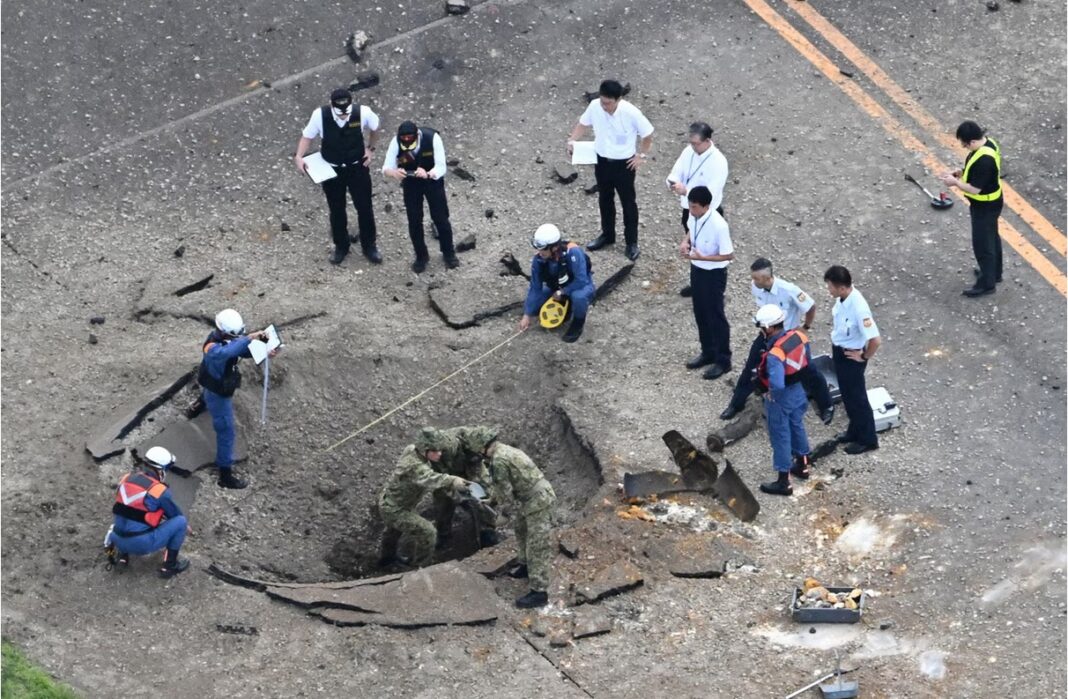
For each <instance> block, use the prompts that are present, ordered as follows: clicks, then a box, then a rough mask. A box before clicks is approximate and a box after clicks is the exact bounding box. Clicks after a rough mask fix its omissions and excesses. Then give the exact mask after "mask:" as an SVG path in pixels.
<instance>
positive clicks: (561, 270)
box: [545, 240, 593, 289]
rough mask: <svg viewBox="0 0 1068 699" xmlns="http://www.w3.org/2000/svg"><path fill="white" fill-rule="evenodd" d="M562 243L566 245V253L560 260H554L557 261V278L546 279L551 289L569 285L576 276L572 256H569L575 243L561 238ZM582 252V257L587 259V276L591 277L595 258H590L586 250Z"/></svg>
mask: <svg viewBox="0 0 1068 699" xmlns="http://www.w3.org/2000/svg"><path fill="white" fill-rule="evenodd" d="M560 244H561V245H563V246H564V254H563V255H561V256H560V259H559V260H554V262H556V278H555V279H554V278H552V277H550V278H549V279H547V280H545V283H546V284H547V285H548V287H549V288H550V289H560V288H562V287H564V286H567V285H568V284H569V283H571V280H572V279H573V278H574V277H575V273H574V272H573V271H572V270H571V258H570V257H568V256H567V253H568V251H570V249H571V247H572V246H573V244H572V243H571V242H570V241H567V240H561V241H560ZM580 250H581V249H580ZM581 252H582V257H584V258H585V259H586V276H587V277H589V276H591V275H592V274H593V260H591V259H590V256H589V255H587V254H586V251H585V250H581Z"/></svg>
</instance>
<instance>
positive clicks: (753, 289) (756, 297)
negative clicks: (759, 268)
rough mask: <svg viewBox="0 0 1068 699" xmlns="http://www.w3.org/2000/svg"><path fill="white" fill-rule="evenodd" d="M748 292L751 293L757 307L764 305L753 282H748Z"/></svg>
mask: <svg viewBox="0 0 1068 699" xmlns="http://www.w3.org/2000/svg"><path fill="white" fill-rule="evenodd" d="M749 293H750V294H752V295H753V300H754V301H755V302H756V305H757V308H759V307H760V306H763V305H764V300H763V299H761V298H760V293H759V292H758V291H757V285H756V284H754V283H753V282H749Z"/></svg>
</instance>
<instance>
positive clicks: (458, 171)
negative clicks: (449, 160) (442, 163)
mask: <svg viewBox="0 0 1068 699" xmlns="http://www.w3.org/2000/svg"><path fill="white" fill-rule="evenodd" d="M452 174H454V175H456V176H457V177H459V178H460V179H461V180H464V181H466V182H474V181H475V176H474V175H472V174H471V173H470V172H468V171H467V170H465V169H463V168H462V167H454V168H453V169H452Z"/></svg>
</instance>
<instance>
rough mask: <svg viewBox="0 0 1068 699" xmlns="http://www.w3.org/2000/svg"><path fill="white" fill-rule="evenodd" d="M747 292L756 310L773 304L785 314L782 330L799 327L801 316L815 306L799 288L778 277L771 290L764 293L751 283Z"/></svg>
mask: <svg viewBox="0 0 1068 699" xmlns="http://www.w3.org/2000/svg"><path fill="white" fill-rule="evenodd" d="M749 290H750V291H752V292H753V299H754V300H755V301H756V304H757V308H760V307H761V306H766V305H768V304H769V303H773V304H775V305H776V306H778V307H779V308H781V309H782V312H783V313H785V314H786V321H785V322H784V323H783V326H782V327H783V330H793V329H794V328H797V327H800V325H801V316H802V315H804V314H805V313H808V311H809V309H810V308H812V306H814V305H815V304H816V302H815V301H813V300H812V297H811V296H809V295H808V294H806V293H805V292H804V291H801V287H799V286H798V285H797V284H791V283H790V282H788V281H786V280H785V279H779V278H778V277H775V280H774V281H773V282H772V283H771V288H770V289H768V290H766V291H765V290H764V289H761V288H760V287H759V286H757V285H756V284H753V283H752V282H750V283H749Z"/></svg>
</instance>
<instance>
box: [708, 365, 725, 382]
mask: <svg viewBox="0 0 1068 699" xmlns="http://www.w3.org/2000/svg"><path fill="white" fill-rule="evenodd" d="M730 370H731V368H730V365H727V366H723V365H722V364H713V365H712V366H710V367H708V368H707V369H705V373H703V374H701V378H702V379H705V380H707V381H714V380H715V379H718V378H719V377H721V376H723V375H724V374H726V373H727V372H728V371H730Z"/></svg>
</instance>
